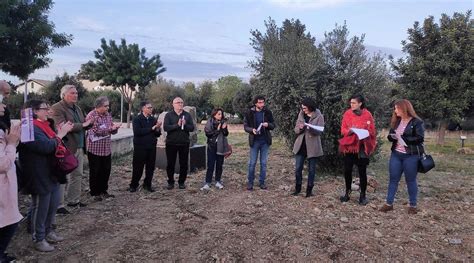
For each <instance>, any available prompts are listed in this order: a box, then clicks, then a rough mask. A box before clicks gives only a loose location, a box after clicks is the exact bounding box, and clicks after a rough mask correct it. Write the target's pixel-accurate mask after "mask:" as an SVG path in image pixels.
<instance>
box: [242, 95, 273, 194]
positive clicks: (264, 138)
mask: <svg viewBox="0 0 474 263" xmlns="http://www.w3.org/2000/svg"><path fill="white" fill-rule="evenodd" d="M253 103H254V106H253V107H252V108H250V110H249V111H248V112H247V113H246V114H245V117H244V129H245V131H246V132H247V133H248V134H249V145H250V160H249V164H248V175H247V177H248V182H247V190H249V191H251V190H253V181H254V179H255V166H256V164H257V157H258V153H259V152H260V178H259V186H260V188H261V189H267V186H266V184H265V177H266V173H267V159H268V150H269V148H270V145H271V144H272V134H271V132H270V131H271V130H273V129H275V123H274V120H273V115H272V112H271V111H270V110H269V109H267V108H265V97H263V96H261V95H259V96H256V97H255V98H254V100H253Z"/></svg>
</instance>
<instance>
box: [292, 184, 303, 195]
mask: <svg viewBox="0 0 474 263" xmlns="http://www.w3.org/2000/svg"><path fill="white" fill-rule="evenodd" d="M299 193H301V184H296V185H295V191H294V192H293V193H292V194H291V195H295V196H296V195H298V194H299Z"/></svg>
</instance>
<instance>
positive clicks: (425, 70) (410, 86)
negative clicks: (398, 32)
mask: <svg viewBox="0 0 474 263" xmlns="http://www.w3.org/2000/svg"><path fill="white" fill-rule="evenodd" d="M471 14H472V12H471V11H467V12H466V13H465V14H463V13H454V15H453V16H452V17H449V16H448V15H446V14H442V15H441V19H440V20H439V24H438V23H436V22H435V20H434V17H433V16H430V17H428V18H426V19H425V20H424V22H423V24H420V23H419V22H418V21H417V22H415V23H414V25H413V28H410V29H408V39H407V40H404V41H402V45H403V51H404V52H405V53H407V55H408V56H407V57H406V58H402V59H399V60H398V61H394V60H393V59H392V61H391V62H392V66H393V69H394V70H395V72H396V73H397V74H398V75H397V81H398V83H400V84H401V85H402V86H403V88H404V95H405V96H406V97H407V98H408V99H410V100H412V102H413V104H414V107H415V109H416V110H417V112H418V113H419V114H420V115H421V116H423V117H424V118H429V119H431V120H434V121H439V122H440V124H441V125H440V126H441V128H442V129H441V130H440V136H439V140H438V143H441V144H442V143H443V142H444V130H445V128H446V126H447V123H448V121H450V120H451V121H456V122H459V121H460V120H461V119H462V117H463V116H465V114H466V113H467V111H468V110H469V107H471V106H472V105H473V98H474V91H473V88H472V87H473V86H474V63H473V58H474V45H473V43H474V21H473V19H471ZM441 133H442V134H441Z"/></svg>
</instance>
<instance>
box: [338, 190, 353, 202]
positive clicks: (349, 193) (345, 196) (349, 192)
mask: <svg viewBox="0 0 474 263" xmlns="http://www.w3.org/2000/svg"><path fill="white" fill-rule="evenodd" d="M351 192H352V190H346V194H345V195H343V196H341V197H339V200H341V202H343V203H345V202H348V201H349V200H350V199H351V198H350V196H351Z"/></svg>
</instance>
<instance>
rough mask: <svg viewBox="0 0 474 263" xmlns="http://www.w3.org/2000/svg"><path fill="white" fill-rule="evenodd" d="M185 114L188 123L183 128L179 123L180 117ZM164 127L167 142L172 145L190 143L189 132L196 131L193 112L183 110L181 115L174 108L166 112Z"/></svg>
mask: <svg viewBox="0 0 474 263" xmlns="http://www.w3.org/2000/svg"><path fill="white" fill-rule="evenodd" d="M183 116H184V119H185V120H186V124H185V125H184V127H183V128H181V126H179V125H178V121H179V119H180V118H182V117H183ZM163 129H164V130H165V132H167V134H166V144H172V145H186V144H189V143H190V140H189V133H190V132H192V131H194V123H193V118H192V117H191V114H189V113H188V112H186V111H183V112H182V113H181V114H180V115H179V116H178V114H176V112H175V111H174V110H172V111H170V112H168V113H166V115H165V120H164V121H163Z"/></svg>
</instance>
